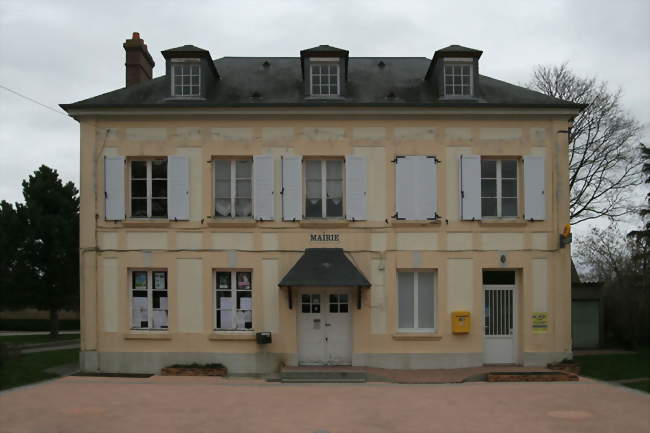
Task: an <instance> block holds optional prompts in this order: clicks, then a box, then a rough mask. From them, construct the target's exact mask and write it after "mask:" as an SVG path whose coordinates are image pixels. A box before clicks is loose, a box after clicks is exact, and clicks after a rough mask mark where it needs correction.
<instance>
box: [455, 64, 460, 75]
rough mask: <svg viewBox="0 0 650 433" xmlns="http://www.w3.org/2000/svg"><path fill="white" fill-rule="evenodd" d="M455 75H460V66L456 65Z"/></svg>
mask: <svg viewBox="0 0 650 433" xmlns="http://www.w3.org/2000/svg"><path fill="white" fill-rule="evenodd" d="M454 75H460V65H454Z"/></svg>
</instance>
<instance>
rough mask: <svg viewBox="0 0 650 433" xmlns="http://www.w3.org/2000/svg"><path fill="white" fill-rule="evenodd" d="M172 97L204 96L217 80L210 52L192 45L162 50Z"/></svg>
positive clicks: (191, 97)
mask: <svg viewBox="0 0 650 433" xmlns="http://www.w3.org/2000/svg"><path fill="white" fill-rule="evenodd" d="M162 55H163V57H164V58H165V60H166V63H167V64H166V75H167V77H168V79H169V81H170V92H171V93H170V95H171V97H172V98H188V99H195V98H205V97H206V95H207V93H208V92H209V91H210V90H211V89H212V88H213V87H214V85H215V84H216V82H217V81H218V80H219V73H218V72H217V68H216V67H215V66H214V62H213V61H212V58H211V57H210V52H209V51H208V50H204V49H203V48H199V47H195V46H194V45H183V46H182V47H177V48H171V49H169V50H165V51H162Z"/></svg>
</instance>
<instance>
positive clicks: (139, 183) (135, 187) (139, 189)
mask: <svg viewBox="0 0 650 433" xmlns="http://www.w3.org/2000/svg"><path fill="white" fill-rule="evenodd" d="M131 197H134V198H135V197H147V181H146V180H144V179H143V180H132V181H131Z"/></svg>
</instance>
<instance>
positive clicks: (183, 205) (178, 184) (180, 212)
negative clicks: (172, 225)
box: [167, 155, 190, 221]
mask: <svg viewBox="0 0 650 433" xmlns="http://www.w3.org/2000/svg"><path fill="white" fill-rule="evenodd" d="M167 215H168V218H169V219H170V220H179V221H183V220H189V219H190V163H189V159H188V158H187V156H180V155H170V156H169V157H168V158H167Z"/></svg>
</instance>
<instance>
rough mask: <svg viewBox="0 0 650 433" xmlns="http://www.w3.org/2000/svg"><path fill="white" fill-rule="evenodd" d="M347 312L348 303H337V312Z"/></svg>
mask: <svg viewBox="0 0 650 433" xmlns="http://www.w3.org/2000/svg"><path fill="white" fill-rule="evenodd" d="M347 312H348V304H341V305H339V313H347Z"/></svg>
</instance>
